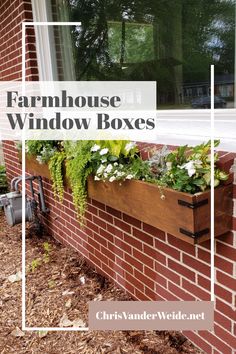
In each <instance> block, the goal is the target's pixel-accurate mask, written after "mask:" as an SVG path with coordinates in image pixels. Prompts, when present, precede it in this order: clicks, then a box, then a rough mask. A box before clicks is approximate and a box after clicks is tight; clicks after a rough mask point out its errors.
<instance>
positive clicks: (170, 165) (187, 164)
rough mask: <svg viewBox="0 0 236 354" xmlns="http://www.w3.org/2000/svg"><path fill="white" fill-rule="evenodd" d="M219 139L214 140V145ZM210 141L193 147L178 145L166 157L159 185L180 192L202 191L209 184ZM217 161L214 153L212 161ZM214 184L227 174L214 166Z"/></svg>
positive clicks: (217, 143) (224, 178)
mask: <svg viewBox="0 0 236 354" xmlns="http://www.w3.org/2000/svg"><path fill="white" fill-rule="evenodd" d="M218 145H219V141H218V140H216V141H215V147H216V146H218ZM210 148H211V143H210V141H208V142H207V143H203V144H200V145H197V146H195V147H189V146H187V145H185V146H180V147H179V148H178V149H176V150H175V151H173V152H171V153H170V154H169V155H167V157H166V164H167V171H165V172H164V173H163V174H162V175H161V177H160V179H159V181H158V182H159V183H160V184H161V185H164V186H167V187H170V188H173V189H176V190H178V191H182V192H188V193H192V194H194V193H197V192H199V191H204V190H206V189H207V188H209V187H210V185H211V156H210ZM217 161H218V154H217V153H215V154H214V163H215V164H216V162H217ZM214 177H215V178H214V186H215V187H217V186H218V185H219V184H220V181H225V180H227V179H228V174H226V173H225V172H223V171H221V170H220V169H219V168H217V167H216V166H215V169H214Z"/></svg>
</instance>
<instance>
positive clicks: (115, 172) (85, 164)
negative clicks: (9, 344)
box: [27, 140, 228, 259]
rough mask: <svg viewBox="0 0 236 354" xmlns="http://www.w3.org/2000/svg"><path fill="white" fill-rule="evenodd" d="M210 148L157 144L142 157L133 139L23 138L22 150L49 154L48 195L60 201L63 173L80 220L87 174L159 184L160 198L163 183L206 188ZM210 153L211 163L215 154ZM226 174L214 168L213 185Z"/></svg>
mask: <svg viewBox="0 0 236 354" xmlns="http://www.w3.org/2000/svg"><path fill="white" fill-rule="evenodd" d="M218 144H219V141H215V146H218ZM210 147H211V146H210V142H207V143H203V144H200V145H197V146H195V147H189V146H187V145H185V146H180V147H179V148H177V149H176V150H174V151H169V150H168V148H167V147H163V148H162V149H160V150H156V151H154V152H153V153H152V157H151V158H150V160H148V161H143V160H142V158H141V157H140V156H139V152H138V148H137V146H136V144H135V143H133V142H130V141H123V140H104V141H85V140H82V141H63V142H60V141H56V142H52V141H34V142H27V150H28V152H29V153H30V154H31V155H35V156H37V157H38V158H37V159H38V161H41V162H42V161H45V160H46V156H47V158H48V156H49V155H50V154H51V153H52V156H51V157H50V158H49V170H50V174H51V178H52V181H53V191H54V195H55V196H58V198H59V201H60V202H62V201H63V194H64V186H63V180H64V175H66V177H67V178H68V180H69V183H70V186H71V189H72V197H73V202H74V205H75V210H76V212H77V215H78V219H79V221H80V222H81V223H83V217H84V213H85V210H86V206H87V178H88V176H89V175H93V177H94V179H95V180H96V181H99V180H102V181H109V182H113V181H120V182H122V181H124V180H130V179H138V180H144V181H147V182H151V183H156V184H157V185H158V187H159V189H160V195H161V198H164V194H163V187H169V188H173V189H176V190H179V191H182V192H188V193H193V194H194V193H197V192H199V191H204V190H206V189H207V188H209V187H210V183H211V161H210ZM37 154H39V155H37ZM214 156H215V164H216V162H217V160H218V155H217V153H215V155H214ZM44 157H45V159H44ZM64 168H65V171H64ZM64 172H65V173H64ZM227 178H228V175H227V174H226V173H225V172H223V171H221V170H220V169H219V168H217V167H215V181H214V185H215V186H218V185H219V184H220V182H221V181H225V180H226V179H227ZM45 254H46V255H45V259H49V251H46V252H45Z"/></svg>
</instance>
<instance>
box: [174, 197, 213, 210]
mask: <svg viewBox="0 0 236 354" xmlns="http://www.w3.org/2000/svg"><path fill="white" fill-rule="evenodd" d="M178 204H179V205H182V206H184V207H187V208H190V209H197V208H199V207H201V206H203V205H206V204H208V199H203V200H201V201H200V202H196V203H189V202H186V201H185V200H181V199H179V200H178Z"/></svg>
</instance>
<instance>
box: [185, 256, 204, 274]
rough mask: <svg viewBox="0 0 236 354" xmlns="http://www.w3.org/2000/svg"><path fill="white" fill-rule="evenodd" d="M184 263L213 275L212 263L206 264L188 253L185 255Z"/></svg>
mask: <svg viewBox="0 0 236 354" xmlns="http://www.w3.org/2000/svg"><path fill="white" fill-rule="evenodd" d="M183 263H184V264H186V265H188V266H189V267H191V268H193V269H196V271H197V272H200V273H202V274H204V275H206V276H208V277H210V275H211V268H210V265H206V264H204V263H202V262H200V261H199V260H198V259H195V258H193V257H190V256H188V255H186V254H184V255H183Z"/></svg>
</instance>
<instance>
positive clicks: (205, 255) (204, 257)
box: [197, 248, 211, 264]
mask: <svg viewBox="0 0 236 354" xmlns="http://www.w3.org/2000/svg"><path fill="white" fill-rule="evenodd" d="M197 255H198V258H199V259H200V260H201V261H204V262H206V263H208V264H210V262H211V253H210V252H208V251H205V250H203V249H201V248H198V250H197Z"/></svg>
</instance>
